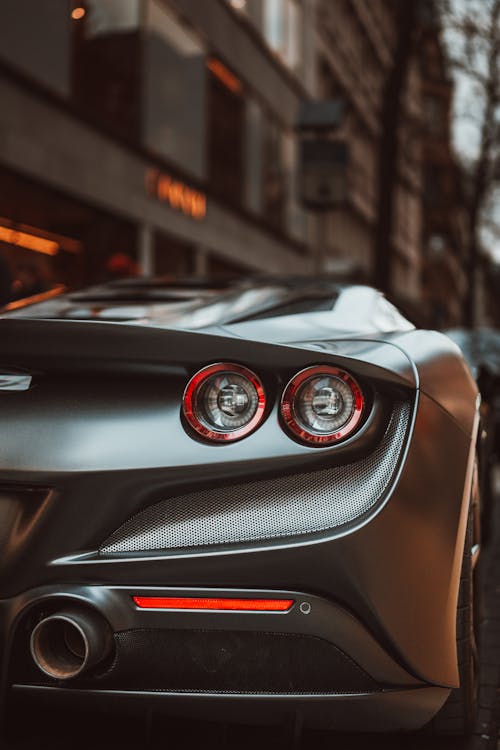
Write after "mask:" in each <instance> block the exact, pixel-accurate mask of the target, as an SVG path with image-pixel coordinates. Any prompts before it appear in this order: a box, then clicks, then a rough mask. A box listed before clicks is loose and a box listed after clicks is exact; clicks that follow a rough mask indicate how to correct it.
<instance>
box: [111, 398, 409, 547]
mask: <svg viewBox="0 0 500 750" xmlns="http://www.w3.org/2000/svg"><path fill="white" fill-rule="evenodd" d="M410 414H411V405H410V404H409V403H408V402H401V403H399V404H397V405H396V406H395V408H394V411H393V413H392V416H391V419H390V421H389V424H388V427H387V429H386V432H385V435H384V437H383V439H382V441H381V442H380V444H379V445H378V446H377V448H376V449H375V450H374V451H373V453H371V454H370V455H369V456H367V457H366V458H363V459H362V460H360V461H356V462H354V463H351V464H349V465H345V466H335V467H332V468H328V469H322V470H320V471H313V472H308V473H304V474H292V475H288V476H283V477H278V478H276V479H266V480H261V481H257V482H250V483H247V484H237V485H231V486H227V487H222V488H218V489H209V490H204V491H201V492H192V493H190V494H187V495H181V496H177V497H172V498H169V499H167V500H163V501H161V502H159V503H156V504H155V505H152V506H150V507H149V508H146V509H145V510H143V511H141V512H140V513H138V514H137V515H135V516H133V517H132V518H130V519H129V520H128V521H126V522H125V523H124V524H123V525H122V526H121V527H120V528H119V529H117V531H115V532H114V533H113V534H112V535H111V537H109V539H107V541H106V542H105V543H104V544H103V545H102V547H101V549H100V555H101V556H102V557H110V556H114V555H124V554H138V553H139V554H140V553H151V552H162V551H174V550H176V551H179V550H183V549H188V550H191V549H193V548H203V547H213V546H214V545H225V546H227V545H240V544H244V543H248V542H254V543H258V542H267V541H270V540H273V539H284V538H293V537H303V536H304V535H306V534H315V533H319V532H325V531H328V530H333V529H338V528H339V527H341V526H344V525H345V524H349V523H351V522H353V521H354V520H356V519H357V518H359V517H360V516H362V515H364V514H365V513H367V512H368V511H369V510H371V509H372V508H373V507H374V506H375V505H376V504H377V503H378V502H379V501H380V500H381V499H382V498H383V497H384V496H385V494H386V492H387V490H388V488H389V487H390V485H391V481H392V479H393V476H394V473H395V471H396V469H397V466H398V463H399V458H400V456H401V453H402V450H403V445H404V440H405V435H406V433H407V429H408V424H409V420H410Z"/></svg>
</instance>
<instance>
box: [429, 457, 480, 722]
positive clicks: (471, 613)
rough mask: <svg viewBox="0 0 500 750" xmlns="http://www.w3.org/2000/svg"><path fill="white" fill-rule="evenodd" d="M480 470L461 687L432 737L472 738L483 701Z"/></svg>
mask: <svg viewBox="0 0 500 750" xmlns="http://www.w3.org/2000/svg"><path fill="white" fill-rule="evenodd" d="M477 477H478V475H477V468H476V470H475V472H474V481H473V488H472V499H471V504H470V508H469V516H468V522H467V531H466V534H465V548H464V555H463V560H462V572H461V577H460V588H459V595H458V606H457V633H456V639H457V658H458V671H459V675H460V687H458V688H455V689H454V690H452V691H451V694H450V696H449V697H448V699H447V701H446V703H445V704H444V706H443V707H442V708H441V710H440V711H439V713H438V714H437V715H436V716H435V717H434V719H433V720H432V722H431V723H430V725H429V729H430V731H431V733H432V734H437V735H455V736H456V735H468V734H472V732H473V731H474V727H475V722H476V715H477V709H478V699H479V627H480V621H481V612H480V609H481V608H480V580H479V560H480V554H479V552H480V540H481V536H480V508H479V489H478V479H477Z"/></svg>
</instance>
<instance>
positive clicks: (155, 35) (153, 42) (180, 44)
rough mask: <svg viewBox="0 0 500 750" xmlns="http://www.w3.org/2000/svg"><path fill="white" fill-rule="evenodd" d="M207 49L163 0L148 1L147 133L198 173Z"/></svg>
mask: <svg viewBox="0 0 500 750" xmlns="http://www.w3.org/2000/svg"><path fill="white" fill-rule="evenodd" d="M206 84H207V78H206V71H205V49H204V46H203V44H202V43H201V41H200V40H199V39H198V38H197V37H196V36H195V35H194V33H192V32H191V31H190V30H188V29H186V28H185V27H184V26H183V25H182V24H180V23H179V21H178V20H177V19H176V18H175V17H174V15H173V14H172V13H171V12H169V11H168V10H167V8H165V7H164V6H163V5H162V4H160V3H158V2H156V0H151V1H150V2H149V3H148V5H147V28H146V39H145V49H144V92H143V108H144V109H143V119H142V129H143V138H144V142H145V144H146V146H148V147H149V148H150V149H151V150H153V151H155V152H157V153H158V154H160V155H161V156H164V157H166V158H168V159H169V160H170V161H172V162H174V163H175V164H177V165H178V166H179V167H181V168H182V169H184V170H186V171H188V172H190V173H191V174H193V175H194V176H195V177H198V178H199V179H203V178H204V177H205V163H206V153H205V122H206V114H205V113H206Z"/></svg>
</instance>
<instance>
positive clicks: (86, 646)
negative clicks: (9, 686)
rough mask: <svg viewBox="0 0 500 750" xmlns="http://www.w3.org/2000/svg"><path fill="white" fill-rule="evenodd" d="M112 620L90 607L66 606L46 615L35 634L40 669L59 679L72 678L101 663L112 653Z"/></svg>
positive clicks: (34, 649)
mask: <svg viewBox="0 0 500 750" xmlns="http://www.w3.org/2000/svg"><path fill="white" fill-rule="evenodd" d="M112 641H113V639H112V634H111V630H110V627H109V625H108V623H107V622H106V621H105V620H104V619H103V618H102V617H101V616H100V615H98V614H96V613H95V612H93V611H91V610H89V611H87V612H83V611H80V610H78V609H65V610H61V611H60V612H56V613H55V614H53V615H50V616H49V617H45V618H44V619H43V620H41V621H40V622H39V623H38V625H37V626H36V627H35V628H34V630H33V632H32V633H31V639H30V650H31V656H32V657H33V661H34V662H35V664H36V665H37V667H38V669H40V670H41V671H42V672H44V673H45V674H46V675H48V676H49V677H52V678H54V679H56V680H71V679H73V678H74V677H79V676H80V675H82V674H84V673H85V672H87V671H88V670H89V669H92V667H95V666H97V665H98V664H99V663H100V662H102V661H103V660H104V659H105V658H106V656H108V655H109V654H110V652H111V647H112Z"/></svg>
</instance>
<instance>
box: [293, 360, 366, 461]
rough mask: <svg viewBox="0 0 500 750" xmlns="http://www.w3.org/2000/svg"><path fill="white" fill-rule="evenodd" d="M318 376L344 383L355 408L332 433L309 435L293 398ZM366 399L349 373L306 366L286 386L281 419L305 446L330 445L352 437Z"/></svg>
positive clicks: (326, 367)
mask: <svg viewBox="0 0 500 750" xmlns="http://www.w3.org/2000/svg"><path fill="white" fill-rule="evenodd" d="M319 375H330V376H333V377H335V378H339V379H340V380H342V381H343V382H344V383H346V384H347V385H348V386H349V388H350V389H351V391H352V394H353V398H354V406H353V411H352V414H351V416H350V418H349V420H348V421H347V422H346V423H345V424H344V425H342V427H340V428H339V429H338V430H336V431H335V432H332V433H323V434H318V433H314V432H310V431H309V430H307V429H306V428H305V427H304V425H302V424H301V423H300V422H299V420H298V418H297V415H296V410H295V397H296V395H297V392H298V390H299V389H300V387H301V386H302V385H303V384H304V383H305V382H306V381H307V380H309V379H310V378H313V377H315V376H319ZM364 404H365V400H364V397H363V393H362V391H361V388H360V387H359V385H358V384H357V382H356V381H355V380H354V378H353V377H352V375H349V373H348V372H345V371H344V370H340V369H339V368H338V367H331V366H329V365H315V366H313V367H306V368H305V369H304V370H301V371H300V372H299V373H297V375H295V376H294V377H293V378H292V379H291V380H290V382H289V383H288V385H287V386H286V388H285V390H284V392H283V396H282V399H281V416H282V419H283V421H284V423H285V425H286V426H287V428H288V429H289V430H290V432H291V433H292V434H293V435H294V436H295V437H297V438H299V439H300V440H301V441H303V442H304V443H307V444H309V445H315V446H317V447H321V446H328V445H333V444H334V443H338V442H339V441H340V440H345V439H346V438H347V437H349V435H351V434H352V433H353V432H354V430H355V429H356V427H357V426H358V425H359V423H360V421H361V417H362V415H363V409H364Z"/></svg>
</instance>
